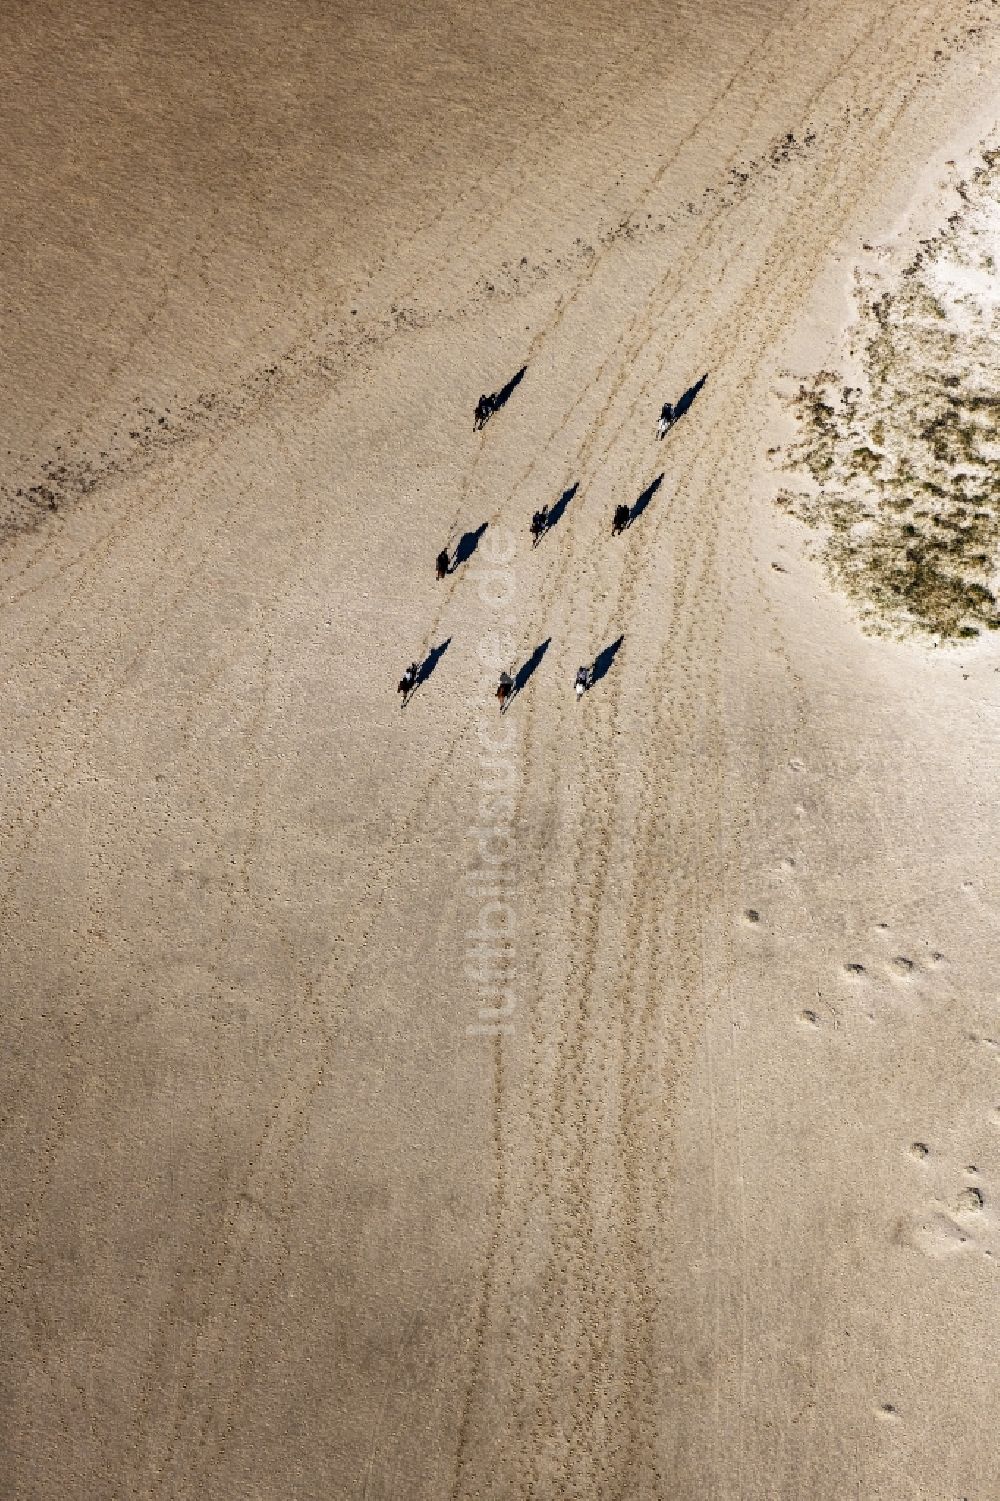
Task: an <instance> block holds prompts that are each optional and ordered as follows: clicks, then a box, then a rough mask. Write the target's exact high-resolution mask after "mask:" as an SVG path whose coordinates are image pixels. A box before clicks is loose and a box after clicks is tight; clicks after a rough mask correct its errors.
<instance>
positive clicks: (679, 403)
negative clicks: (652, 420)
mask: <svg viewBox="0 0 1000 1501" xmlns="http://www.w3.org/2000/svg"><path fill="white" fill-rule="evenodd" d="M707 380H708V372H707V371H706V373H705V374H704V375H703V376H702V377H701V379H700V380H696V381H695V383H694V385H693V386H688V388H687V390H686V391H685V392H684V395H683V396H680V397H678V399H677V400H676V401H675V402H674V407H673V416H672V417H671V419H670V426H671V427H674V426H675V425H676V424H677V423H678V422H680V420H681V418H682V417H684V416H685V415H686V414H687V413H688V412H689V411H690V410H691V408H692V407H693V406H694V404H695V402H696V401H697V399H698V396H699V395H700V394H701V389H702V387H703V386H704V384H705V382H706V381H707Z"/></svg>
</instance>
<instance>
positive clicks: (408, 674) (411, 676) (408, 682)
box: [396, 662, 420, 706]
mask: <svg viewBox="0 0 1000 1501" xmlns="http://www.w3.org/2000/svg"><path fill="white" fill-rule="evenodd" d="M419 671H420V668H419V667H418V666H417V664H416V662H411V663H410V665H409V667H408V668H407V669H406V671H405V672H404V673H403V676H402V677H401V678H400V680H399V685H398V687H397V688H396V692H397V693H400V694H402V696H403V704H404V706H405V704H406V700H407V699H408V698H409V696H410V694H411V693H412V692H413V690H414V688H415V687H416V686H417V674H418V672H419Z"/></svg>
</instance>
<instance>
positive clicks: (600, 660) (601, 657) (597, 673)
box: [587, 636, 625, 688]
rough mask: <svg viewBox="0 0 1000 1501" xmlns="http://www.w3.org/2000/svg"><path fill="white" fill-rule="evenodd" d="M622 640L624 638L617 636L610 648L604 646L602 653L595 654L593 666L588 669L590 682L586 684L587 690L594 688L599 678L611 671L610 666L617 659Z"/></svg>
mask: <svg viewBox="0 0 1000 1501" xmlns="http://www.w3.org/2000/svg"><path fill="white" fill-rule="evenodd" d="M624 640H625V637H624V636H619V637H618V640H617V641H612V643H611V645H610V646H606V647H605V648H604V650H603V651H599V652H598V653H597V656H596V657H595V658H594V665H593V667H592V668H591V669H590V681H589V683H588V684H587V686H588V687H589V688H594V687H596V686H597V684H598V683H599V682H600V681H601V678H603V677H606V676H607V674H608V672H609V671H610V670H611V664H612V663H613V662H614V660H615V657H617V655H618V652H619V650H620V649H621V644H622V642H623V641H624Z"/></svg>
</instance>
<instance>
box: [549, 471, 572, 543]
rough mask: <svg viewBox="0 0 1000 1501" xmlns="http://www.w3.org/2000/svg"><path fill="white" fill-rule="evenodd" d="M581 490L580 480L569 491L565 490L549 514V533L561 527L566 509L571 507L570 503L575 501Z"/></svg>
mask: <svg viewBox="0 0 1000 1501" xmlns="http://www.w3.org/2000/svg"><path fill="white" fill-rule="evenodd" d="M579 488H580V482H579V480H577V482H576V484H574V485H570V487H569V489H568V490H564V491H563V493H562V494H561V495H560V497H559V499H558V500H557V501H556V503H555V505H554V506H553V507H552V509H551V511H550V512H549V519H548V524H547V525H546V528H545V530H546V531H547V532H550V531H551V530H552V528H553V527H554V526H558V525H559V523H560V521H561V520H562V519H563V517H564V516H565V514H566V507H567V506H568V505H569V503H570V501H571V500H572V499H573V496H574V495H575V494H576V492H577V490H579Z"/></svg>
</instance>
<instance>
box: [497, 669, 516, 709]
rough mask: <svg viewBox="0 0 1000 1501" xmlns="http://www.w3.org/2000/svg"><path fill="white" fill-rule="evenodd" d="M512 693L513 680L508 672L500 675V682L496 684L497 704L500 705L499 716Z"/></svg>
mask: <svg viewBox="0 0 1000 1501" xmlns="http://www.w3.org/2000/svg"><path fill="white" fill-rule="evenodd" d="M513 692H514V679H513V678H512V677H511V675H510V673H509V672H502V673H501V674H500V682H499V683H498V684H497V703H498V704H499V705H500V713H501V714H502V713H503V711H504V709H506V707H507V704H508V703H509V701H510V697H511V694H512V693H513Z"/></svg>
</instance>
